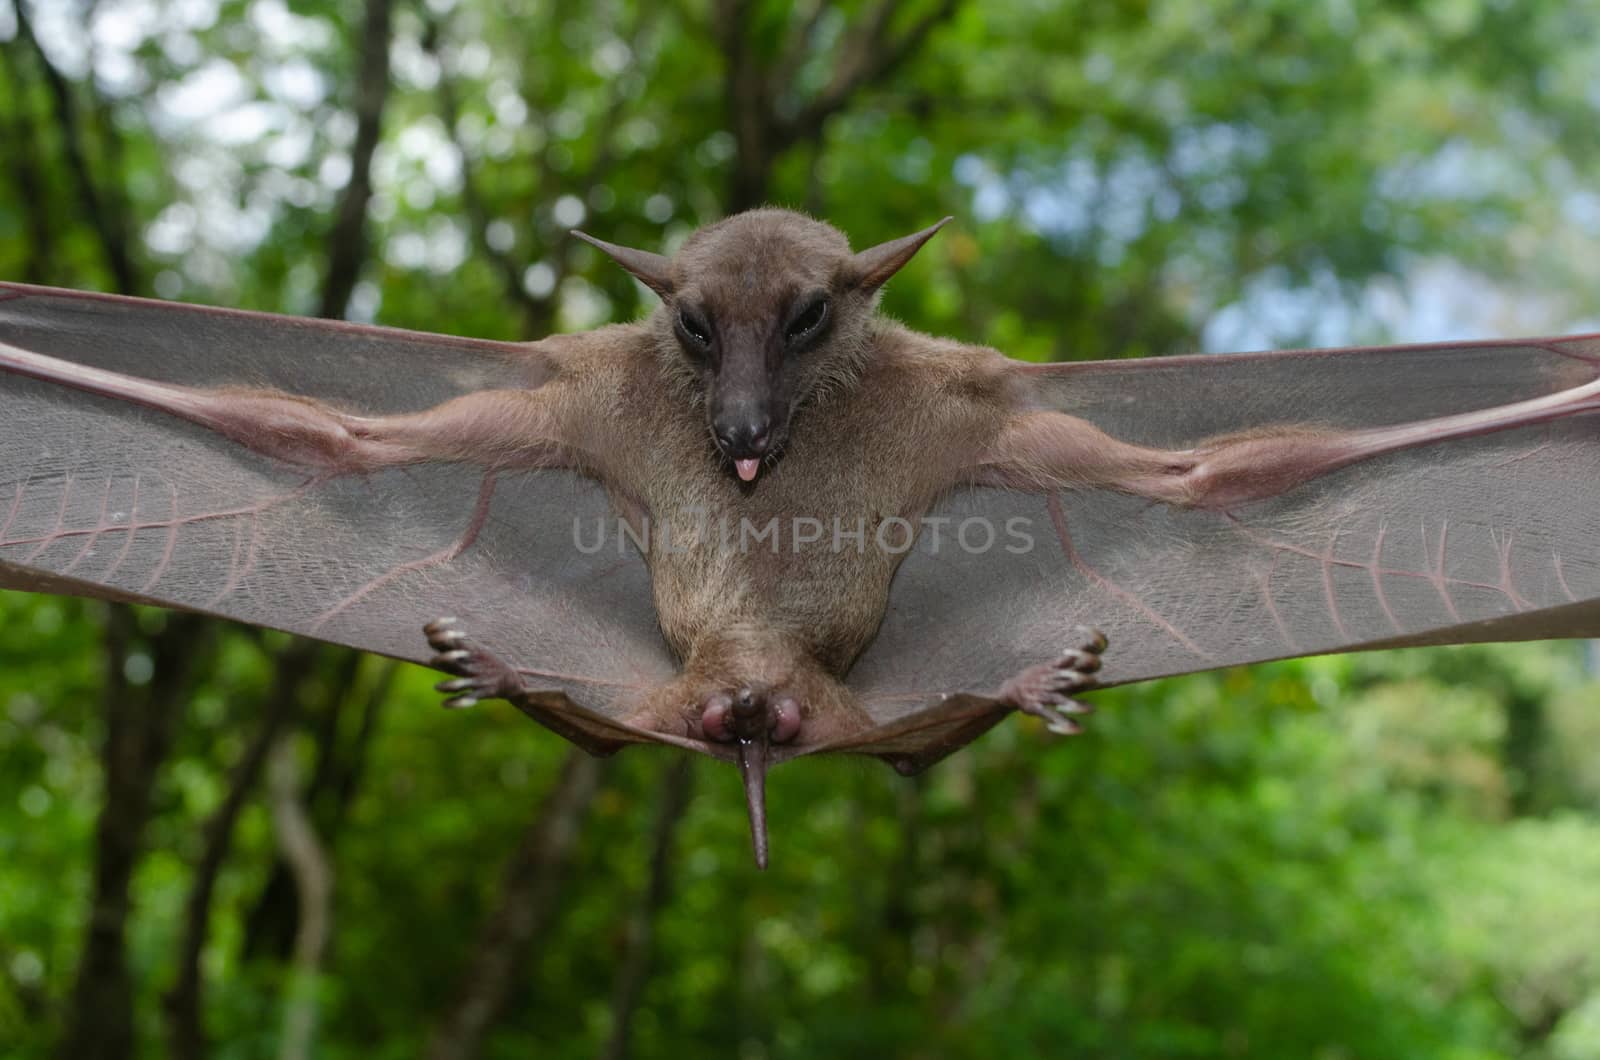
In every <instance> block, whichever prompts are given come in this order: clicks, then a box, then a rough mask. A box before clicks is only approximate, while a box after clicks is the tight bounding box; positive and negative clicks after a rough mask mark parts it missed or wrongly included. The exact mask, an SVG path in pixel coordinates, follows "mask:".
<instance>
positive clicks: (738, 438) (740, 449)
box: [715, 411, 772, 460]
mask: <svg viewBox="0 0 1600 1060" xmlns="http://www.w3.org/2000/svg"><path fill="white" fill-rule="evenodd" d="M715 430H716V433H717V441H718V442H719V443H721V445H722V448H723V451H724V452H726V453H727V454H728V455H729V456H731V457H733V458H734V459H735V460H742V459H749V458H753V457H759V456H764V455H766V452H767V446H768V445H769V444H771V440H772V417H770V416H768V415H767V414H766V413H765V412H754V411H751V412H747V413H743V414H740V415H736V416H725V417H721V418H719V419H718V420H717V422H716V425H715Z"/></svg>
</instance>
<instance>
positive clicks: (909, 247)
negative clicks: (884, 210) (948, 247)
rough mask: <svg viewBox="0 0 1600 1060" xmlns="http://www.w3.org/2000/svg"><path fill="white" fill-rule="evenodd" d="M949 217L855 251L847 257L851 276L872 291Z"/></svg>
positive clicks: (919, 248) (920, 246) (946, 221)
mask: <svg viewBox="0 0 1600 1060" xmlns="http://www.w3.org/2000/svg"><path fill="white" fill-rule="evenodd" d="M950 220H951V219H950V218H948V217H946V218H945V219H944V220H942V221H940V222H938V223H937V224H931V225H929V226H928V227H927V228H924V229H923V230H922V231H920V232H913V233H912V234H911V235H909V236H901V237H900V238H899V239H891V240H890V241H889V242H887V243H879V244H878V245H877V246H875V247H868V248H867V249H866V250H863V251H861V253H859V254H856V255H855V256H854V257H852V258H851V259H850V275H851V280H852V281H853V282H854V283H855V285H856V286H857V287H860V288H861V289H862V290H864V291H869V292H870V291H876V290H877V289H878V288H880V287H882V286H883V285H884V283H885V282H886V281H887V280H888V279H889V277H891V276H893V275H894V274H895V273H897V272H899V271H900V269H901V267H902V266H904V265H905V263H906V262H908V261H910V260H911V257H912V255H913V254H915V253H916V252H917V251H919V250H921V249H922V244H924V243H926V242H927V241H928V240H930V239H932V238H933V234H934V233H935V232H937V231H938V230H939V229H941V228H943V227H944V226H945V225H947V224H949V223H950Z"/></svg>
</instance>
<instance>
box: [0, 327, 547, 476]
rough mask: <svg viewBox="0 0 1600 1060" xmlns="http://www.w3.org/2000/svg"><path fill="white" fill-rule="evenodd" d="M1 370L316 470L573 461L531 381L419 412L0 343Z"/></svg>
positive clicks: (507, 465)
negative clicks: (193, 426) (161, 374)
mask: <svg viewBox="0 0 1600 1060" xmlns="http://www.w3.org/2000/svg"><path fill="white" fill-rule="evenodd" d="M0 371H3V372H9V373H11V374H13V375H23V376H28V377H30V378H33V379H40V380H43V381H46V382H50V383H57V384H60V385H62V386H68V387H72V388H74V389H76V390H81V391H85V392H87V393H91V394H97V395H100V396H102V397H107V398H112V399H115V400H118V401H124V402H128V403H131V404H137V405H142V406H144V407H146V408H151V409H156V410H158V411H161V412H164V413H166V414H168V415H171V416H175V417H177V418H179V419H183V420H188V421H189V422H191V423H197V424H199V425H200V426H202V427H205V428H208V429H209V430H212V431H215V432H217V433H218V434H220V435H223V436H224V437H227V438H229V439H231V440H233V441H234V442H237V443H238V444H239V445H241V446H243V447H245V448H247V449H249V450H251V451H252V452H256V453H259V454H261V455H262V456H266V457H269V458H271V459H275V460H281V461H283V462H285V463H289V464H293V465H295V466H298V467H305V468H308V469H312V470H315V471H321V472H325V473H356V472H362V471H372V470H377V469H379V468H383V467H396V466H402V465H406V464H417V463H424V462H427V461H465V462H469V463H477V464H481V465H484V466H488V467H500V468H511V467H555V466H563V465H565V464H569V463H573V462H575V461H574V459H573V456H574V454H573V453H572V446H571V444H570V442H571V440H569V439H566V438H563V437H562V432H561V429H560V424H559V422H558V416H557V415H556V413H555V412H554V411H553V409H552V407H551V406H552V405H553V404H554V402H552V401H550V400H548V399H547V398H546V397H545V396H544V395H543V394H541V393H540V392H539V391H531V390H530V391H524V390H488V391H479V392H477V393H473V394H468V395H465V396H463V397H459V398H456V399H454V400H452V401H447V402H445V403H444V404H442V405H438V406H435V407H434V408H431V409H428V410H426V411H423V412H417V413H411V414H406V415H398V416H376V417H369V416H357V415H354V414H352V413H349V412H345V411H343V410H340V409H337V408H334V407H333V406H330V405H327V404H324V403H322V402H319V401H314V400H311V399H309V398H303V397H298V396H295V395H292V394H285V393H281V392H278V391H273V390H264V389H250V388H244V387H221V388H215V389H209V388H200V387H188V386H180V385H177V384H172V383H160V382H155V381H153V380H149V379H140V378H137V377H134V376H128V375H123V374H121V373H118V372H108V371H104V370H102V369H98V368H93V367H90V366H87V365H81V364H76V363H73V362H70V361H62V360H58V359H56V358H54V357H47V356H44V355H42V354H37V353H33V352H31V351H28V350H23V349H20V348H18V347H15V346H10V345H7V344H4V343H0Z"/></svg>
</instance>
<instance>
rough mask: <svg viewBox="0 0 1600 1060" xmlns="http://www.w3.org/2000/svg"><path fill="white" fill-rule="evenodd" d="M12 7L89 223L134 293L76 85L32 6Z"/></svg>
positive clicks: (123, 284)
mask: <svg viewBox="0 0 1600 1060" xmlns="http://www.w3.org/2000/svg"><path fill="white" fill-rule="evenodd" d="M12 8H13V10H14V11H15V12H16V17H17V36H18V37H19V38H21V40H22V41H24V42H25V43H26V44H27V46H28V49H29V50H30V51H31V52H32V53H33V55H34V58H35V59H36V60H37V62H38V64H39V69H40V70H41V71H42V72H43V74H44V79H45V84H46V86H47V87H48V88H49V90H50V99H51V102H52V103H53V104H54V106H55V113H56V122H57V124H58V125H59V126H60V128H61V141H62V146H63V148H64V149H65V151H66V156H67V169H68V170H69V171H70V172H71V173H72V183H73V187H74V188H75V189H76V191H77V193H78V201H79V203H80V204H81V205H82V207H83V212H84V216H85V217H87V218H88V220H89V224H90V225H91V226H92V227H93V228H94V230H95V233H96V234H97V235H98V236H99V237H100V248H101V250H102V251H103V252H104V253H105V257H106V265H107V267H108V268H110V270H111V278H112V282H113V283H114V284H115V286H116V289H117V291H118V292H120V293H122V294H134V293H136V292H137V291H138V289H139V283H138V278H137V275H136V273H135V270H134V267H133V258H132V255H131V253H130V250H129V245H128V234H127V231H126V230H125V229H123V228H121V227H119V226H118V225H117V224H116V222H115V219H114V218H112V217H111V215H110V214H109V213H108V211H107V210H106V208H105V206H104V204H103V202H102V200H101V197H100V191H99V189H98V187H97V185H96V184H95V179H94V173H93V171H92V170H91V169H90V166H89V161H88V157H87V156H86V155H85V153H84V149H83V136H82V133H83V130H82V128H81V124H80V122H79V120H78V106H77V101H76V100H75V99H74V98H73V95H72V86H71V85H70V84H69V83H68V82H67V79H66V78H65V77H63V76H62V74H61V71H60V70H57V69H56V68H55V65H54V64H53V63H51V62H50V57H49V56H48V55H46V54H45V51H44V49H43V48H42V47H40V46H39V39H38V38H37V37H36V36H34V33H33V25H32V23H31V22H30V21H29V18H28V10H27V8H28V5H27V4H26V3H24V2H23V0H18V2H17V3H15V4H13V5H12ZM91 76H92V75H91Z"/></svg>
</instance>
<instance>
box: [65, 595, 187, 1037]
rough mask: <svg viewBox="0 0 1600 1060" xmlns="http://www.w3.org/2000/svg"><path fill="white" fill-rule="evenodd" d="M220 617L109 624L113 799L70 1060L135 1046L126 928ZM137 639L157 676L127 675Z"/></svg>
mask: <svg viewBox="0 0 1600 1060" xmlns="http://www.w3.org/2000/svg"><path fill="white" fill-rule="evenodd" d="M215 634H216V624H215V623H213V622H212V621H210V620H209V619H205V618H202V617H200V616H198V615H182V614H169V615H168V616H167V625H166V628H165V629H163V630H162V631H161V632H160V633H157V634H155V635H153V636H149V637H147V638H140V637H139V634H138V615H137V613H136V612H134V610H133V609H132V608H130V607H128V606H125V605H121V604H117V605H113V606H112V608H111V612H110V617H109V619H108V621H107V623H106V631H105V668H106V679H105V689H104V693H103V708H102V709H103V710H104V713H105V718H106V739H105V746H104V750H103V751H102V761H103V763H104V771H105V804H104V806H103V807H102V808H101V810H100V817H99V820H98V821H97V822H96V826H95V866H94V885H93V892H92V896H91V899H90V905H89V918H88V937H87V938H86V939H85V940H84V946H83V955H82V956H81V957H80V958H79V960H78V969H77V981H76V983H75V984H74V987H73V994H72V1000H71V1002H70V1003H69V1005H68V1010H67V1016H66V1027H67V1030H66V1034H65V1037H64V1039H63V1040H62V1043H61V1048H60V1056H61V1058H62V1060H120V1058H122V1057H126V1056H128V1055H130V1053H131V1051H132V1048H133V997H132V994H133V987H132V983H131V981H130V979H129V976H128V966H127V952H126V932H127V923H128V916H129V913H130V910H131V899H130V897H129V893H128V887H129V883H130V881H131V879H132V876H133V869H134V866H135V865H136V864H137V863H138V860H139V856H140V854H141V853H142V847H143V838H144V829H145V825H146V823H147V821H148V819H149V816H150V797H151V791H152V789H153V788H154V786H155V779H156V774H157V772H158V771H159V769H160V767H161V764H162V762H163V761H164V760H165V759H166V756H167V752H168V751H169V750H170V748H171V744H172V735H173V730H174V728H175V727H176V725H177V722H178V718H179V716H180V715H181V713H182V709H183V704H184V702H185V701H186V700H187V699H188V698H189V693H190V689H191V687H192V684H193V678H194V676H195V671H196V664H197V662H198V660H201V659H205V658H207V656H208V654H209V651H210V647H211V642H212V641H213V640H214V638H215ZM135 645H138V646H140V647H142V648H143V649H144V651H145V652H146V653H147V654H148V656H149V659H150V667H151V674H152V677H151V679H150V681H149V683H148V684H142V685H140V684H134V683H133V682H132V681H130V680H129V678H128V676H127V665H128V660H129V659H130V657H131V656H132V654H133V649H134V647H135Z"/></svg>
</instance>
